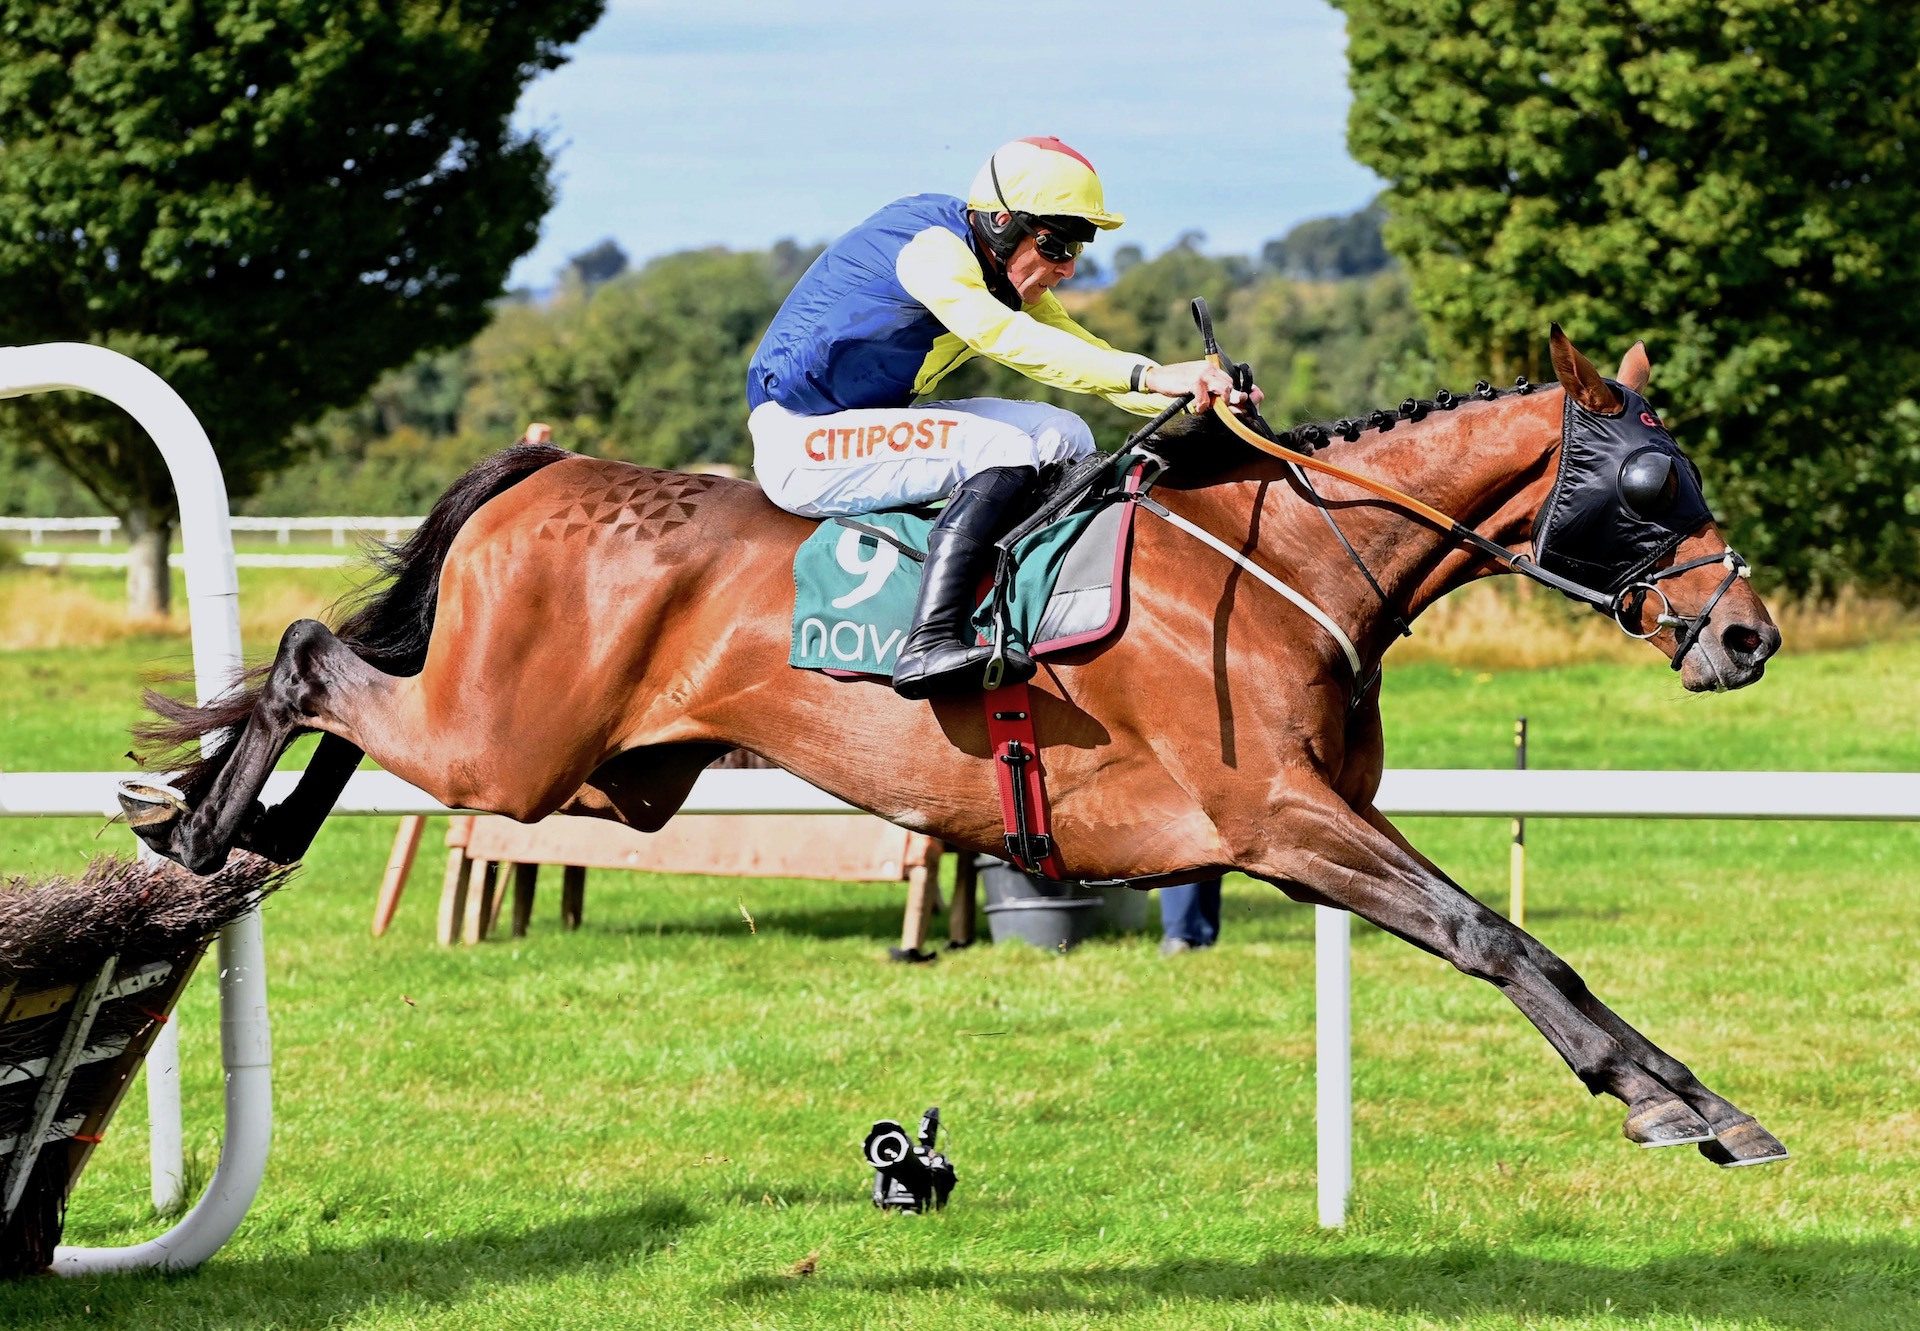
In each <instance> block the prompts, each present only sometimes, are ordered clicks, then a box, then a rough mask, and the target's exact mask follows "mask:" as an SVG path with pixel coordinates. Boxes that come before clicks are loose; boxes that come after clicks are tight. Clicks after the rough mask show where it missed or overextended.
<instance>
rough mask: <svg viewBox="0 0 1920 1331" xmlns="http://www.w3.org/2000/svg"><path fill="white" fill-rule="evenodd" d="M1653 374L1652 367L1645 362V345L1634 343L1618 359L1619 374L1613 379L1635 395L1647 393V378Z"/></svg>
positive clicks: (1643, 343)
mask: <svg viewBox="0 0 1920 1331" xmlns="http://www.w3.org/2000/svg"><path fill="white" fill-rule="evenodd" d="M1652 372H1653V365H1652V363H1651V362H1649V361H1648V360H1647V344H1646V343H1645V342H1635V343H1634V344H1633V345H1632V346H1631V347H1629V348H1628V349H1627V354H1626V355H1624V356H1622V357H1621V358H1620V373H1618V374H1616V375H1614V376H1613V377H1614V378H1616V379H1618V380H1619V381H1620V382H1621V383H1623V384H1625V385H1626V386H1627V387H1628V388H1631V389H1632V390H1633V391H1634V392H1636V393H1644V392H1646V391H1647V376H1648V375H1649V374H1651V373H1652Z"/></svg>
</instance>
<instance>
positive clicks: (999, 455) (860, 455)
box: [747, 397, 1093, 518]
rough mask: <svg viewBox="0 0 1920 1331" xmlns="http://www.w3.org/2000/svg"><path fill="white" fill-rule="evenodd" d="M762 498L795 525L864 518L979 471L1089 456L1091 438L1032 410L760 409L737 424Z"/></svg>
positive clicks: (1051, 412) (1067, 417) (938, 494)
mask: <svg viewBox="0 0 1920 1331" xmlns="http://www.w3.org/2000/svg"><path fill="white" fill-rule="evenodd" d="M747 430H748V432H749V433H750V434H751V435H752V436H753V471H754V475H755V476H756V477H757V478H758V479H759V481H760V484H761V486H762V487H763V488H764V489H765V490H766V492H767V498H769V499H771V500H772V501H773V502H774V503H776V504H778V505H779V506H780V507H781V508H784V509H786V510H787V511H788V512H789V513H798V514H800V515H802V516H803V517H810V518H824V517H832V516H835V515H836V514H855V513H872V512H875V511H877V510H879V509H883V508H904V507H906V506H908V505H912V504H924V503H929V502H931V501H933V500H936V499H944V498H946V497H947V496H948V495H949V494H952V493H953V490H954V487H955V486H957V485H959V484H960V482H962V481H964V480H966V479H967V477H969V476H972V475H974V474H975V473H976V472H981V471H985V470H987V469H988V468H989V467H1020V466H1027V467H1032V466H1039V465H1043V464H1045V463H1048V462H1058V461H1060V460H1062V459H1073V458H1082V457H1085V456H1086V455H1087V454H1089V453H1091V452H1093V431H1092V430H1090V429H1088V428H1087V423H1086V422H1085V421H1083V420H1081V419H1080V418H1079V417H1078V416H1076V415H1074V414H1073V413H1072V412H1070V411H1064V410H1062V409H1061V408H1059V407H1050V406H1047V405H1046V404H1045V403H1041V402H1008V401H1005V400H1003V399H1000V398H990V397H975V398H963V399H961V400H959V401H956V402H922V403H919V404H917V405H915V406H911V407H867V408H861V409H858V410H854V411H836V412H833V413H832V414H831V415H826V416H800V415H796V414H794V413H793V412H790V411H788V410H787V409H786V408H785V407H782V406H781V405H780V404H779V403H777V402H763V403H761V404H760V405H759V406H757V407H755V408H754V409H753V414H752V415H751V416H749V417H748V418H747Z"/></svg>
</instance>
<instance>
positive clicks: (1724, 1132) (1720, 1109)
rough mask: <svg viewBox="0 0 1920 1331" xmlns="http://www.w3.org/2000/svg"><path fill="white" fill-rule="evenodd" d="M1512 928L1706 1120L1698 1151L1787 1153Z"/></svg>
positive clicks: (1375, 817)
mask: <svg viewBox="0 0 1920 1331" xmlns="http://www.w3.org/2000/svg"><path fill="white" fill-rule="evenodd" d="M1367 820H1368V822H1370V823H1371V824H1372V825H1373V826H1374V827H1375V828H1377V829H1378V830H1379V831H1380V832H1381V834H1382V835H1384V836H1386V837H1387V838H1388V839H1390V840H1391V841H1393V842H1394V843H1395V844H1396V845H1398V846H1400V847H1401V848H1402V849H1403V850H1405V851H1406V852H1407V853H1408V854H1409V855H1411V856H1413V857H1414V858H1415V859H1416V860H1418V861H1419V862H1420V863H1421V864H1423V865H1425V866H1426V867H1427V868H1428V869H1429V870H1430V871H1431V872H1433V873H1434V874H1436V875H1439V876H1440V877H1442V878H1445V877H1446V875H1445V874H1443V873H1441V871H1440V870H1439V869H1438V868H1437V867H1435V866H1434V864H1433V862H1432V861H1431V860H1429V859H1427V857H1426V856H1424V855H1422V854H1421V853H1420V852H1419V851H1418V850H1416V849H1414V847H1413V846H1412V845H1411V844H1409V843H1408V841H1407V839H1406V838H1405V837H1404V836H1402V835H1401V834H1400V829H1399V828H1397V827H1395V826H1394V825H1393V824H1392V823H1390V822H1389V821H1387V819H1386V817H1385V816H1384V815H1383V814H1381V813H1380V812H1379V811H1378V810H1374V809H1369V810H1368V811H1367ZM1449 881H1451V880H1449ZM1514 933H1515V934H1516V935H1518V937H1519V939H1520V942H1521V946H1523V947H1524V948H1525V949H1526V950H1527V955H1528V957H1529V958H1530V959H1531V960H1532V962H1533V964H1534V965H1535V966H1537V967H1538V968H1539V970H1540V973H1541V974H1542V975H1545V976H1546V977H1547V979H1548V980H1550V981H1552V983H1553V985H1554V987H1555V988H1556V989H1558V990H1559V991H1560V992H1561V993H1563V994H1565V995H1566V996H1567V1000H1568V1001H1569V1002H1571V1003H1572V1004H1573V1005H1574V1006H1575V1007H1577V1008H1579V1009H1580V1011H1581V1012H1583V1013H1585V1014H1586V1016H1587V1017H1588V1018H1589V1019H1590V1020H1591V1021H1592V1022H1593V1023H1594V1024H1595V1025H1596V1026H1598V1027H1600V1029H1601V1030H1603V1031H1605V1032H1606V1033H1607V1034H1609V1035H1611V1036H1612V1037H1613V1038H1614V1039H1615V1040H1617V1041H1619V1043H1620V1045H1621V1047H1622V1048H1623V1049H1625V1050H1626V1051H1627V1053H1628V1054H1629V1055H1631V1056H1632V1057H1633V1059H1634V1061H1635V1062H1637V1063H1639V1065H1640V1066H1641V1067H1643V1068H1645V1069H1646V1070H1647V1071H1648V1072H1650V1073H1652V1074H1653V1075H1654V1076H1655V1077H1656V1078H1658V1079H1659V1081H1660V1082H1661V1084H1662V1085H1664V1086H1666V1087H1667V1088H1668V1089H1669V1090H1671V1091H1672V1092H1673V1093H1674V1094H1675V1095H1677V1096H1679V1097H1680V1098H1681V1099H1682V1100H1684V1101H1686V1103H1687V1105H1688V1106H1689V1107H1690V1108H1691V1109H1692V1110H1693V1111H1694V1112H1695V1113H1696V1114H1698V1115H1700V1117H1701V1118H1703V1119H1705V1120H1706V1122H1707V1126H1708V1127H1710V1128H1711V1129H1712V1130H1713V1134H1714V1140H1712V1141H1706V1142H1701V1143H1700V1144H1699V1145H1700V1153H1701V1154H1702V1155H1704V1156H1706V1157H1707V1159H1709V1160H1711V1161H1713V1162H1714V1163H1715V1164H1718V1165H1723V1166H1727V1167H1732V1166H1735V1165H1757V1164H1765V1163H1768V1162H1770V1161H1774V1160H1784V1159H1786V1158H1787V1148H1786V1147H1785V1146H1783V1145H1781V1144H1780V1141H1779V1139H1778V1138H1776V1137H1775V1136H1774V1135H1773V1134H1772V1133H1770V1132H1768V1131H1767V1130H1766V1129H1765V1128H1763V1127H1761V1126H1760V1124H1759V1123H1757V1122H1756V1121H1755V1120H1754V1118H1753V1116H1752V1115H1751V1114H1747V1113H1745V1112H1743V1111H1742V1110H1740V1109H1739V1108H1738V1107H1736V1106H1735V1105H1734V1104H1733V1102H1732V1101H1730V1100H1728V1099H1727V1098H1726V1097H1725V1096H1722V1095H1718V1094H1716V1093H1715V1092H1713V1091H1711V1090H1709V1089H1708V1088H1707V1087H1706V1086H1705V1085H1704V1084H1703V1083H1702V1082H1701V1081H1700V1079H1699V1078H1698V1077H1696V1076H1694V1074H1693V1070H1692V1069H1691V1068H1689V1067H1688V1066H1687V1065H1686V1064H1685V1063H1682V1062H1681V1061H1680V1060H1679V1059H1677V1058H1675V1057H1674V1056H1673V1055H1672V1054H1669V1053H1668V1052H1667V1051H1666V1050H1664V1049H1662V1048H1661V1047H1660V1046H1659V1045H1657V1044H1655V1043H1654V1042H1653V1041H1652V1040H1650V1039H1648V1038H1647V1037H1646V1036H1644V1035H1642V1034H1641V1033H1640V1032H1639V1031H1637V1030H1635V1029H1634V1028H1633V1027H1632V1026H1631V1025H1630V1024H1628V1022H1627V1021H1626V1020H1625V1019H1624V1018H1622V1017H1621V1016H1620V1015H1619V1014H1618V1013H1616V1012H1615V1011H1614V1010H1613V1009H1612V1008H1610V1007H1608V1006H1607V1005H1606V1004H1605V1003H1603V1002H1601V1001H1600V999H1599V998H1598V997H1596V996H1595V995H1594V992H1593V991H1592V990H1591V989H1589V988H1588V987H1587V982H1586V981H1585V980H1583V979H1582V978H1581V977H1580V974H1579V972H1578V971H1576V970H1574V968H1573V967H1572V966H1570V965H1569V964H1567V962H1565V961H1563V960H1562V959H1561V958H1560V957H1559V956H1557V955H1556V954H1555V953H1554V952H1553V951H1552V950H1551V949H1549V948H1548V947H1547V946H1546V945H1545V944H1544V943H1542V942H1540V940H1539V939H1537V938H1535V937H1534V936H1533V935H1532V934H1529V933H1527V932H1526V931H1525V930H1523V929H1520V928H1518V927H1517V926H1515V927H1514Z"/></svg>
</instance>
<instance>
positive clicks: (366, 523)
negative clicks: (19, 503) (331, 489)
mask: <svg viewBox="0 0 1920 1331" xmlns="http://www.w3.org/2000/svg"><path fill="white" fill-rule="evenodd" d="M231 521H232V526H233V530H234V531H236V532H272V533H273V535H274V538H275V539H276V540H277V541H278V542H279V543H280V544H281V545H291V544H292V543H293V534H294V533H295V532H326V533H328V534H329V535H330V536H331V537H332V538H333V544H334V545H336V546H338V547H339V548H341V549H345V548H346V545H347V537H348V535H349V534H355V535H358V534H364V533H371V534H376V535H378V536H379V537H380V539H382V540H385V541H394V540H398V539H399V538H400V537H401V536H403V535H405V534H406V533H407V532H410V531H412V530H413V529H414V528H415V527H418V526H419V525H420V523H421V521H422V520H421V519H420V518H367V517H359V518H355V517H321V518H233V519H232V520H231ZM8 531H18V532H25V533H26V534H27V544H29V545H44V544H45V543H46V538H47V535H48V533H55V534H65V533H68V532H92V533H93V534H94V536H95V537H96V538H97V539H98V541H99V543H100V544H101V545H112V544H113V542H114V539H115V538H116V537H117V536H118V535H119V534H120V519H119V518H0V532H8ZM28 562H29V563H32V562H35V561H34V560H32V558H31V557H29V559H28Z"/></svg>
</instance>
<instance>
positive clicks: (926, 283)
mask: <svg viewBox="0 0 1920 1331" xmlns="http://www.w3.org/2000/svg"><path fill="white" fill-rule="evenodd" d="M1123 220H1124V219H1123V218H1122V217H1121V216H1120V215H1119V214H1117V213H1110V212H1108V211H1107V209H1106V203H1105V200H1104V198H1103V196H1102V193H1101V189H1100V178H1099V176H1097V175H1095V174H1094V170H1093V166H1092V164H1090V163H1089V162H1088V161H1087V159H1086V158H1084V157H1082V156H1081V155H1080V154H1079V153H1077V152H1075V151H1074V150H1073V149H1072V148H1069V147H1068V146H1067V145H1066V144H1064V143H1062V142H1060V140H1058V139H1053V138H1032V139H1016V140H1015V141H1014V142H1012V143H1008V144H1005V145H1003V146H1002V147H1001V148H999V149H998V150H997V151H996V152H995V153H994V154H993V156H992V157H990V158H988V159H987V163H986V165H985V166H982V167H981V168H980V172H979V174H978V175H976V176H975V177H974V180H973V188H972V189H971V190H969V191H968V193H967V197H966V198H965V199H964V200H962V199H957V198H954V197H952V196H950V195H945V194H916V195H912V196H910V197H908V198H904V199H897V200H895V201H894V202H893V203H890V204H888V205H887V206H886V207H884V208H882V209H881V210H880V211H879V212H877V213H875V214H874V215H873V216H871V217H869V218H868V219H867V220H866V221H864V222H862V223H861V224H860V225H859V226H857V227H855V228H854V229H853V230H852V231H849V232H848V233H847V234H846V235H844V236H842V237H840V239H838V240H836V241H835V242H834V243H833V244H832V245H830V246H828V247H827V249H826V252H825V253H823V254H822V255H821V256H820V257H819V258H818V259H816V260H814V263H813V266H812V267H810V268H808V269H807V271H806V273H805V274H804V275H803V276H802V277H801V278H800V281H799V283H798V284H797V285H796V286H795V287H794V289H793V291H792V292H791V293H790V294H789V295H788V296H787V299H786V300H785V302H783V303H782V304H781V306H780V312H779V313H778V314H776V315H775V316H774V319H773V324H772V326H771V327H769V328H768V329H767V332H766V336H765V337H763V338H762V339H761V340H760V346H759V348H758V349H757V350H756V351H755V352H754V355H753V361H752V364H751V365H750V366H749V367H748V369H747V403H748V407H749V408H750V411H751V415H750V416H749V417H748V421H747V428H748V430H749V432H750V433H751V434H752V436H753V469H754V473H755V475H756V476H757V477H758V478H759V481H760V484H761V485H762V486H763V487H764V488H765V489H766V492H767V497H768V498H769V499H771V500H772V501H773V502H774V503H776V504H778V505H779V506H780V507H781V508H784V509H786V510H787V511H788V512H791V513H799V514H802V515H804V516H806V517H832V516H836V515H842V514H847V515H850V514H856V513H870V512H873V511H875V510H877V509H884V508H900V507H903V506H907V505H912V504H922V503H927V502H929V501H932V500H937V499H940V498H943V497H946V496H949V495H950V496H951V499H950V501H949V502H948V504H947V506H946V508H945V509H944V510H943V511H942V513H941V514H940V519H939V521H938V523H937V524H936V525H935V526H934V528H933V531H932V532H931V533H930V534H929V536H928V538H927V560H926V567H925V570H924V576H923V578H922V581H921V584H920V596H919V601H918V603H917V604H916V605H915V607H914V623H913V628H912V631H911V632H910V633H909V634H908V635H907V638H906V640H905V641H904V643H903V644H902V645H901V648H900V655H899V659H898V661H897V663H896V665H895V668H894V674H893V686H894V688H895V689H896V690H897V691H898V692H899V693H901V694H902V695H903V696H905V697H908V698H927V697H932V696H934V695H935V694H941V693H956V692H965V691H968V690H972V689H978V688H980V687H981V684H982V673H983V669H984V667H985V665H986V662H987V660H988V658H989V657H990V656H991V654H992V653H991V649H990V648H987V647H984V646H979V645H977V644H976V643H975V641H974V637H975V635H974V633H973V631H972V629H971V627H970V625H969V618H970V615H971V612H972V609H973V605H974V600H975V597H974V592H975V588H976V584H977V582H978V579H979V576H980V574H981V572H982V571H983V570H982V568H981V562H982V561H981V556H982V555H984V553H985V552H986V551H987V549H988V548H989V546H990V543H991V542H992V540H993V539H994V537H995V536H996V535H997V534H998V531H999V529H1000V528H1001V526H1002V525H1003V521H1002V519H1003V516H1004V515H1005V514H1006V513H1007V511H1008V509H1009V507H1010V506H1011V505H1012V504H1013V503H1014V501H1015V500H1016V499H1018V498H1019V496H1020V495H1021V493H1022V492H1023V491H1024V490H1025V489H1026V488H1027V486H1028V485H1030V484H1031V483H1032V481H1033V480H1034V478H1035V476H1036V474H1037V468H1038V467H1039V466H1040V465H1042V464H1044V463H1049V462H1056V461H1062V460H1071V459H1075V458H1079V457H1083V456H1085V455H1086V454H1088V453H1091V452H1092V451H1093V447H1094V444H1093V432H1092V431H1091V430H1089V429H1088V428H1087V425H1086V423H1085V422H1084V421H1082V420H1081V419H1080V418H1079V417H1078V416H1076V415H1074V414H1073V413H1072V412H1068V411H1063V410H1061V409H1060V408H1058V407H1051V406H1047V405H1045V404H1044V403H1039V402H1010V401H1003V400H1000V399H997V398H968V399H961V400H952V401H949V400H932V401H929V400H926V399H928V398H930V397H932V396H933V390H934V389H935V387H936V386H937V385H938V384H939V383H940V381H941V380H942V379H944V378H945V377H946V376H947V375H948V374H949V373H950V372H951V371H952V370H953V369H954V368H955V367H956V366H958V365H960V364H961V363H962V362H964V361H967V360H970V359H971V358H973V357H974V356H985V357H987V358H988V359H990V360H995V361H998V362H999V363H1000V364H1002V365H1007V366H1011V367H1012V368H1013V369H1016V370H1018V371H1020V372H1021V373H1022V374H1024V375H1026V376H1027V377H1028V378H1030V379H1035V380H1038V381H1039V382H1040V383H1043V384H1050V385H1052V386H1053V387H1056V388H1068V389H1072V390H1074V391H1076V392H1081V393H1092V394H1097V395H1098V396H1100V397H1104V398H1105V399H1107V401H1109V402H1111V403H1113V404H1114V405H1115V406H1118V407H1121V408H1123V409H1124V410H1127V411H1130V412H1133V413H1135V414H1137V415H1143V416H1151V415H1153V414H1155V413H1156V412H1158V411H1160V410H1162V409H1163V408H1165V407H1166V406H1167V405H1168V402H1167V399H1168V398H1170V397H1175V396H1178V395H1180V394H1182V393H1191V394H1193V399H1194V400H1193V410H1195V411H1196V412H1199V411H1205V410H1207V409H1208V408H1210V407H1211V406H1212V404H1213V402H1214V401H1215V400H1216V399H1223V400H1226V401H1228V402H1230V403H1233V404H1235V405H1237V404H1238V403H1239V402H1240V401H1241V400H1242V397H1243V395H1242V394H1240V393H1239V392H1237V391H1235V390H1234V388H1233V385H1232V382H1231V381H1230V379H1229V378H1228V376H1227V375H1226V374H1225V373H1224V372H1222V371H1221V370H1219V369H1216V368H1214V367H1213V366H1210V365H1208V364H1207V363H1206V362H1205V361H1186V362H1183V363H1180V364H1177V365H1157V364H1155V363H1154V361H1153V360H1152V359H1151V358H1149V357H1147V356H1141V355H1135V354H1133V353H1131V352H1125V351H1117V350H1115V349H1114V348H1113V347H1110V346H1108V345H1107V344H1106V343H1105V342H1102V341H1101V340H1100V339H1099V338H1097V337H1095V336H1093V334H1091V333H1089V332H1088V331H1087V330H1086V329H1084V328H1082V327H1080V325H1079V324H1077V323H1075V322H1074V321H1073V319H1072V318H1071V317H1070V316H1069V315H1068V314H1067V312H1066V310H1065V309H1064V308H1062V306H1061V304H1060V301H1059V299H1058V298H1057V297H1056V296H1054V295H1053V288H1054V287H1055V286H1057V285H1059V284H1060V283H1061V282H1064V281H1066V280H1067V279H1068V278H1069V277H1071V276H1073V268H1074V261H1075V259H1076V258H1078V256H1079V254H1080V251H1081V248H1082V247H1083V246H1084V245H1085V244H1086V243H1087V242H1088V241H1089V240H1092V239H1093V237H1094V234H1095V233H1096V232H1097V231H1110V230H1112V229H1113V228H1115V227H1117V226H1119V225H1120V224H1121V222H1122V221H1123ZM1254 396H1255V400H1256V401H1257V400H1258V392H1257V390H1256V393H1255V395H1254ZM956 487H957V489H956ZM1005 671H1006V675H1005V677H1006V679H1007V681H1008V682H1015V681H1019V680H1025V679H1028V678H1030V677H1031V676H1032V675H1033V662H1032V661H1031V660H1030V659H1029V658H1028V657H1027V655H1026V654H1025V653H1024V652H1022V651H1020V650H1019V649H1018V647H1016V646H1009V647H1008V649H1007V651H1006V655H1005Z"/></svg>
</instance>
